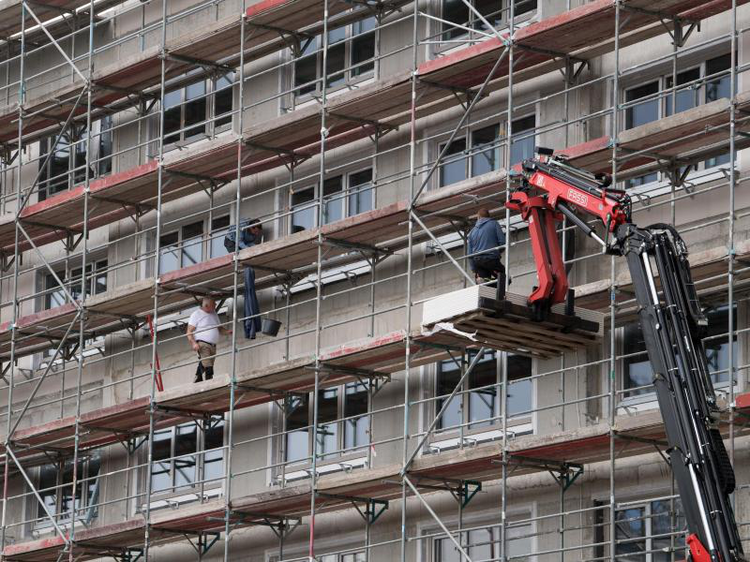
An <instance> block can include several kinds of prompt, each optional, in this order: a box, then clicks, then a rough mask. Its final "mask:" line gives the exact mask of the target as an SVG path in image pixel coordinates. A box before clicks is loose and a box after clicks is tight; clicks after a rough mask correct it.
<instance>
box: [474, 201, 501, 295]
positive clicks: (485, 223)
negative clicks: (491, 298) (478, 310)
mask: <svg viewBox="0 0 750 562" xmlns="http://www.w3.org/2000/svg"><path fill="white" fill-rule="evenodd" d="M477 217H478V218H477V223H476V224H475V225H474V228H472V229H471V232H469V255H470V256H472V257H471V258H469V259H470V261H471V269H472V270H473V271H474V276H475V278H476V280H477V283H488V282H490V281H494V282H495V286H496V287H497V295H496V298H497V300H503V299H505V266H504V265H503V261H502V252H503V249H504V246H505V233H504V232H503V229H502V227H501V226H500V224H499V223H498V222H497V221H496V220H494V219H491V218H490V212H489V210H488V209H487V208H482V209H479V212H478V213H477Z"/></svg>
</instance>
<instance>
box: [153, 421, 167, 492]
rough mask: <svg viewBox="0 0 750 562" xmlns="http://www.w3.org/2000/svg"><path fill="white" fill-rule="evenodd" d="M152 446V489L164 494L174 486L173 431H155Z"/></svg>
mask: <svg viewBox="0 0 750 562" xmlns="http://www.w3.org/2000/svg"><path fill="white" fill-rule="evenodd" d="M152 446H153V458H154V467H153V469H152V471H151V489H152V490H153V491H154V492H162V491H164V490H168V489H169V488H170V487H171V485H172V477H171V467H172V462H171V460H170V457H171V456H172V430H171V429H167V430H164V431H155V432H154V439H153V445H152ZM160 461H161V462H160Z"/></svg>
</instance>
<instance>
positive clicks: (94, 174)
mask: <svg viewBox="0 0 750 562" xmlns="http://www.w3.org/2000/svg"><path fill="white" fill-rule="evenodd" d="M72 128H75V131H73V130H72ZM85 129H86V127H85V125H83V126H81V125H71V126H70V127H68V129H66V130H65V131H64V132H63V134H62V137H61V138H60V141H59V142H58V144H57V147H56V148H55V153H57V152H58V151H59V150H60V146H61V144H62V143H64V146H66V147H67V159H68V164H67V169H66V170H65V171H64V172H60V173H58V174H57V175H54V176H53V175H52V174H53V169H52V167H53V166H54V164H55V159H54V157H50V158H49V160H48V161H46V162H45V160H46V159H47V155H48V154H49V149H50V148H51V146H52V144H53V143H54V141H55V139H56V135H52V136H48V137H43V138H41V139H40V140H39V142H38V143H37V147H38V151H39V160H38V165H37V171H38V172H39V186H38V188H37V201H46V200H47V199H49V198H50V197H54V196H55V195H57V194H58V193H63V192H64V191H68V190H70V189H72V188H73V187H75V186H77V185H80V184H82V183H84V181H85V174H86V163H85V155H86V138H87V136H88V135H87V133H86V130H85ZM113 129H114V124H113V120H112V116H111V115H105V116H103V117H101V118H99V119H96V120H94V121H93V122H92V123H91V131H92V132H91V140H92V143H91V153H92V154H91V161H92V163H91V165H90V166H89V172H90V173H89V179H90V180H94V179H97V178H100V177H104V176H107V175H109V174H111V173H112V152H113V148H114V132H113ZM71 133H72V134H71ZM77 154H82V156H83V159H84V160H83V163H82V164H78V163H77V160H78V158H77V156H76V155H77Z"/></svg>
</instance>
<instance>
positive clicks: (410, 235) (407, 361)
mask: <svg viewBox="0 0 750 562" xmlns="http://www.w3.org/2000/svg"><path fill="white" fill-rule="evenodd" d="M412 16H413V17H412V72H411V113H410V118H409V202H410V203H409V209H408V222H407V244H406V311H405V316H406V318H405V324H406V329H405V337H404V413H403V416H404V419H403V422H404V426H403V430H404V434H403V443H402V447H403V450H402V460H401V469H402V472H403V478H402V479H401V545H400V547H401V553H400V554H401V562H406V551H407V546H408V542H407V530H406V529H407V528H406V523H407V520H406V500H407V484H406V476H407V475H406V473H405V472H404V471H405V469H406V463H407V462H408V460H409V411H410V404H409V401H410V396H409V383H410V371H411V293H412V267H413V263H412V259H413V258H412V253H413V251H414V195H415V193H416V190H417V176H416V173H417V172H416V158H417V146H416V145H417V124H416V119H417V81H418V80H419V76H418V72H417V71H418V68H419V47H418V43H419V0H415V2H414V13H413V14H412Z"/></svg>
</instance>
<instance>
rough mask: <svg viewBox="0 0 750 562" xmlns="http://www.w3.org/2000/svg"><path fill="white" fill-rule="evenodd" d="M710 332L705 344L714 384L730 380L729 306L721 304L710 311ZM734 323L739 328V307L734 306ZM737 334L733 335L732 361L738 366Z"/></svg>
mask: <svg viewBox="0 0 750 562" xmlns="http://www.w3.org/2000/svg"><path fill="white" fill-rule="evenodd" d="M706 316H707V318H708V333H707V337H706V339H705V342H704V345H705V348H706V360H707V362H708V372H709V373H711V379H712V380H713V382H714V384H718V383H727V382H729V337H728V335H727V334H728V330H729V307H728V306H721V307H718V308H715V309H713V310H711V311H709V312H708V314H707V315H706ZM732 316H733V325H734V327H735V329H736V328H737V308H736V307H734V309H733V312H732ZM737 354H738V349H737V334H736V333H734V334H733V337H732V363H733V366H734V367H735V368H736V367H737Z"/></svg>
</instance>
